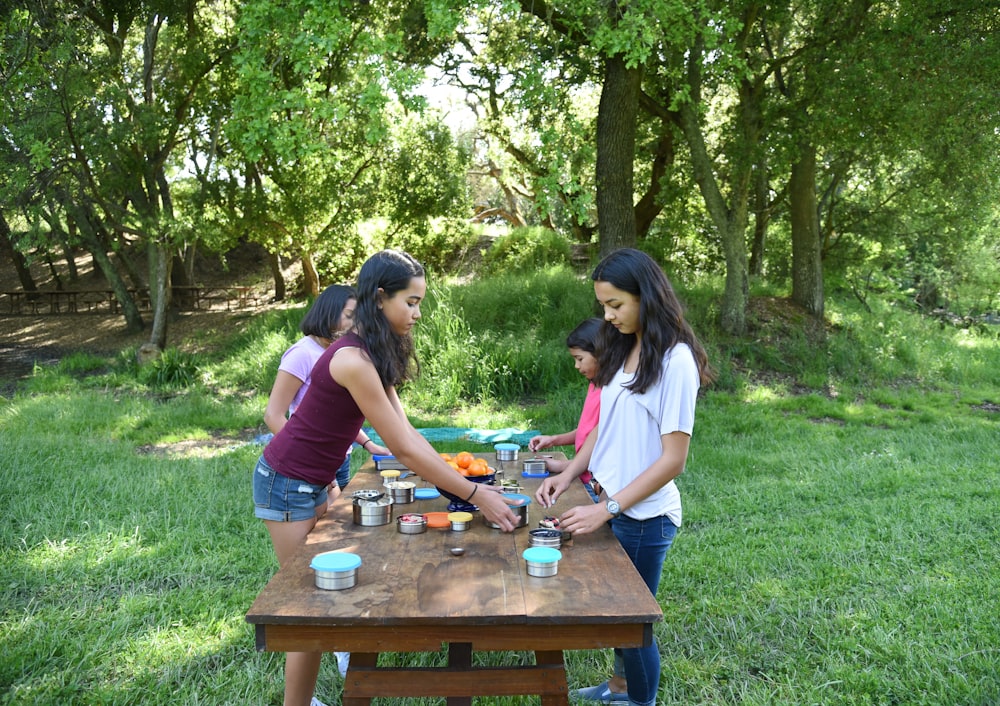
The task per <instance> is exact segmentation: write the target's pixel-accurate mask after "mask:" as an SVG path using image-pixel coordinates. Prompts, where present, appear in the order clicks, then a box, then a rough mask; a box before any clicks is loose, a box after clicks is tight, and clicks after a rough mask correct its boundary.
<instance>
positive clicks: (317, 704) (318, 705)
mask: <svg viewBox="0 0 1000 706" xmlns="http://www.w3.org/2000/svg"><path fill="white" fill-rule="evenodd" d="M309 706H326V704H325V703H323V702H322V701H320V700H319V699H317V698H316V697H315V696H314V697H313V700H312V701H310V702H309Z"/></svg>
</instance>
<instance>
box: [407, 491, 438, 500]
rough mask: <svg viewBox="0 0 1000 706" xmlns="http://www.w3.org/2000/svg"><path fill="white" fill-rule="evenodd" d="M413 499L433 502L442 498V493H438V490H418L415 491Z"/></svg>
mask: <svg viewBox="0 0 1000 706" xmlns="http://www.w3.org/2000/svg"><path fill="white" fill-rule="evenodd" d="M413 497H414V498H416V499H417V500H433V499H434V498H440V497H441V493H439V492H438V491H437V488H417V489H416V490H414V491H413Z"/></svg>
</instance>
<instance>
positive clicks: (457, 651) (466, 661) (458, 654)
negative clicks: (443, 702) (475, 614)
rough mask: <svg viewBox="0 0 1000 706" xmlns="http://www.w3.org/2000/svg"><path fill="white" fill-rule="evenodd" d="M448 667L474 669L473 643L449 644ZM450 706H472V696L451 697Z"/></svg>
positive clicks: (449, 698) (448, 702)
mask: <svg viewBox="0 0 1000 706" xmlns="http://www.w3.org/2000/svg"><path fill="white" fill-rule="evenodd" d="M448 666H449V667H458V668H461V669H472V643H471V642H449V643H448ZM447 704H448V706H472V697H471V696H449V697H448V700H447Z"/></svg>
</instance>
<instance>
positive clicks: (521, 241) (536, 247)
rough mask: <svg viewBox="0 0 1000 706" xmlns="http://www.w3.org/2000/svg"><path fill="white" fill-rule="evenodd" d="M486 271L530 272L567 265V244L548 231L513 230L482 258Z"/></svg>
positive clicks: (570, 261)
mask: <svg viewBox="0 0 1000 706" xmlns="http://www.w3.org/2000/svg"><path fill="white" fill-rule="evenodd" d="M483 262H484V265H485V269H486V271H487V272H491V273H494V274H495V273H499V272H506V273H513V272H531V271H533V270H535V269H538V268H541V267H546V266H549V265H570V264H571V263H572V252H571V249H570V245H569V241H568V240H566V238H565V237H564V236H562V235H560V234H559V233H557V232H556V231H554V230H551V229H550V228H542V227H540V226H536V227H533V228H515V229H513V230H511V231H510V233H508V234H507V235H503V236H501V237H500V238H498V239H497V240H496V242H494V243H493V246H492V247H491V248H490V249H489V250H487V251H486V252H485V254H484V255H483Z"/></svg>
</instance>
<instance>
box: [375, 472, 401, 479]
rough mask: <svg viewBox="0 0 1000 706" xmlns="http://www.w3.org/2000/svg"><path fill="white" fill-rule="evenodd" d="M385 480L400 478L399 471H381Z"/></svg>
mask: <svg viewBox="0 0 1000 706" xmlns="http://www.w3.org/2000/svg"><path fill="white" fill-rule="evenodd" d="M379 475H380V476H382V477H383V478H399V471H379Z"/></svg>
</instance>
